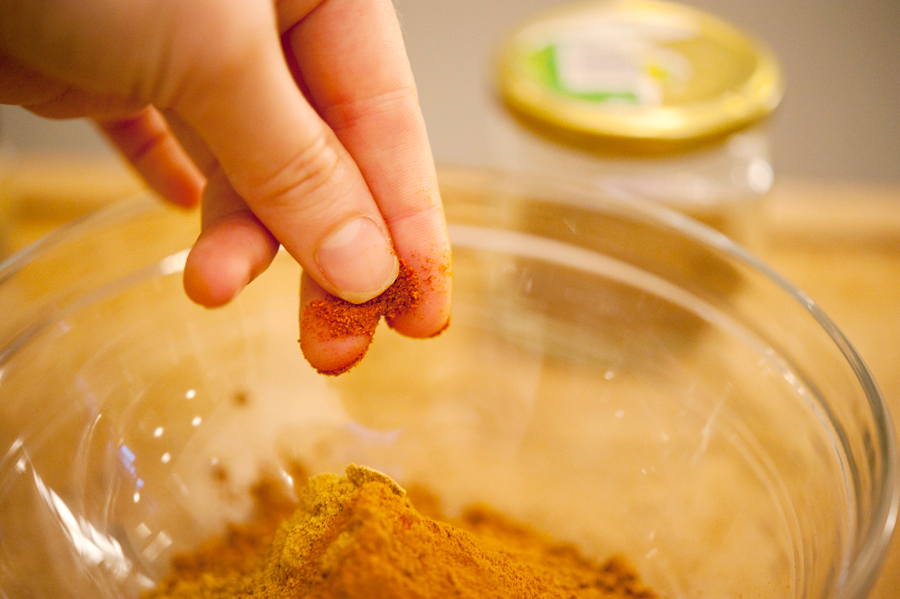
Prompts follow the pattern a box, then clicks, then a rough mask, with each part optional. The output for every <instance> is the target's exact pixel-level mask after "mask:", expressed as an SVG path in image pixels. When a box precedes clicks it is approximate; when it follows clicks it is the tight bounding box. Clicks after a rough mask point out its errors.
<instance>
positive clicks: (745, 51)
mask: <svg viewBox="0 0 900 599" xmlns="http://www.w3.org/2000/svg"><path fill="white" fill-rule="evenodd" d="M498 67H499V70H498V84H499V92H500V96H501V98H502V100H503V102H504V104H505V105H506V106H507V108H508V109H509V111H510V112H511V113H512V114H513V116H515V117H516V118H517V119H518V120H519V121H521V122H522V123H524V124H525V125H526V126H528V127H529V128H531V129H533V130H536V131H537V132H538V133H541V134H543V135H545V136H548V137H550V138H552V139H554V140H556V141H560V142H563V143H567V144H570V145H575V146H579V147H582V148H587V149H592V150H597V151H638V152H672V151H679V150H683V149H688V148H691V147H695V146H697V145H702V144H705V143H708V142H710V141H712V140H715V139H718V138H720V137H722V136H724V135H727V134H728V133H731V132H733V131H736V130H738V129H741V128H744V127H746V126H749V125H751V124H753V123H755V122H757V121H759V120H761V119H763V118H764V117H766V116H767V115H769V114H770V113H771V112H772V111H773V110H774V109H775V107H776V106H777V105H778V103H779V102H780V101H781V98H782V95H783V93H784V86H783V81H782V76H781V71H780V69H779V66H778V63H777V61H776V59H775V57H774V56H773V54H772V53H771V52H770V51H769V50H768V49H767V48H766V47H765V46H764V45H763V44H761V43H760V42H758V41H756V40H753V39H751V38H750V37H749V36H747V35H745V34H744V33H742V32H741V31H739V30H738V29H736V28H735V27H733V26H732V25H729V24H728V23H726V22H724V21H722V20H720V19H718V18H716V17H714V16H712V15H709V14H708V13H705V12H702V11H700V10H697V9H693V8H690V7H687V6H683V5H679V4H673V3H669V2H661V1H657V0H612V1H603V2H589V3H586V4H578V5H575V6H571V7H566V8H562V9H558V10H555V11H551V12H549V13H545V14H544V15H542V16H540V17H539V18H537V19H535V20H533V21H530V22H528V23H525V24H524V25H522V26H521V27H520V28H518V29H517V30H516V31H515V32H514V33H513V34H512V35H511V36H510V37H509V39H508V40H507V41H506V43H505V45H504V46H503V48H502V50H501V54H500V58H499V64H498Z"/></svg>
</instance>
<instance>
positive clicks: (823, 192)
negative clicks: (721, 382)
mask: <svg viewBox="0 0 900 599" xmlns="http://www.w3.org/2000/svg"><path fill="white" fill-rule="evenodd" d="M2 183H3V185H2V187H0V190H2V195H0V242H3V240H4V238H5V245H6V248H5V249H6V251H11V250H17V249H20V248H22V247H24V246H25V245H27V244H28V243H30V242H32V241H34V240H35V239H37V238H39V237H40V236H42V235H44V234H46V233H47V232H48V231H50V230H52V229H53V228H55V227H57V226H59V225H60V224H62V223H63V222H66V221H68V220H70V219H72V218H75V217H77V216H79V215H81V214H84V213H87V212H89V211H91V210H93V209H95V208H97V207H100V206H102V205H104V204H106V203H108V202H110V201H112V200H114V199H116V198H119V197H122V196H124V195H127V194H130V193H133V192H136V191H139V190H140V189H142V185H141V183H140V182H139V181H137V180H136V179H135V178H134V177H133V176H132V175H131V174H130V173H129V172H128V171H127V170H124V169H123V168H121V167H119V166H117V165H110V164H93V165H92V164H72V163H70V162H66V161H60V162H52V163H50V164H48V163H47V162H43V161H42V162H34V163H25V164H23V165H20V166H19V167H17V168H16V169H15V170H14V171H8V172H7V173H6V175H5V177H4V180H3V182H2ZM764 223H765V234H764V237H763V243H762V244H761V245H760V247H759V248H758V249H757V250H756V251H757V253H758V254H759V255H760V256H761V257H762V258H763V259H764V260H765V261H766V262H768V263H769V264H770V265H772V266H773V267H774V268H775V269H776V270H777V271H779V272H781V273H782V274H783V275H784V276H785V277H786V278H787V279H788V280H790V281H791V282H793V283H794V284H795V285H796V286H798V287H799V288H800V289H801V290H803V291H805V292H806V293H807V294H808V295H809V296H810V297H812V298H813V299H814V300H815V301H816V302H817V303H819V304H820V306H821V307H822V308H823V309H824V310H825V312H826V313H827V314H829V315H830V316H831V317H832V319H833V320H834V321H835V322H836V323H837V325H838V326H839V327H840V328H841V329H842V330H843V332H844V333H845V334H846V336H847V337H848V338H849V339H850V341H851V342H852V343H853V344H854V345H855V347H856V349H857V350H858V351H859V353H860V354H861V356H862V357H863V359H864V360H865V361H866V362H867V364H868V365H869V367H870V368H871V370H872V371H873V373H874V375H875V378H876V380H877V381H878V383H879V385H880V387H881V390H882V392H883V393H884V396H885V397H886V399H887V402H888V404H889V406H890V409H891V410H892V413H893V416H894V420H895V423H900V299H898V298H900V187H888V186H875V185H865V184H855V183H842V182H822V181H803V180H785V181H779V183H778V185H777V186H776V189H775V190H774V191H773V193H772V194H771V196H770V198H769V200H768V203H767V205H766V208H765V213H764ZM3 251H4V247H3V245H2V244H0V254H2V252H3ZM898 589H900V535H895V537H894V541H893V543H892V546H891V549H890V551H889V555H888V558H887V562H886V564H885V567H884V570H883V572H882V575H881V577H880V579H879V581H878V583H877V586H876V589H875V592H874V593H873V595H872V597H873V598H875V599H893V598H894V597H896V596H897V592H898Z"/></svg>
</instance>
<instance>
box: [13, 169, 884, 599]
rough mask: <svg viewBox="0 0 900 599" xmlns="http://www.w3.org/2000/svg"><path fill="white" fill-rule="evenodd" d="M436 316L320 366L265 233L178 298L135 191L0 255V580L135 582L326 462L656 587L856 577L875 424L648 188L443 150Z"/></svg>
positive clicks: (817, 357) (868, 403)
mask: <svg viewBox="0 0 900 599" xmlns="http://www.w3.org/2000/svg"><path fill="white" fill-rule="evenodd" d="M441 180H442V188H443V194H444V198H445V202H446V209H447V214H448V218H449V220H450V223H451V225H450V233H451V238H452V243H453V246H454V309H453V316H452V325H451V326H450V328H449V329H448V330H447V331H446V332H445V333H444V334H443V335H441V336H440V337H438V338H436V339H431V340H412V339H407V338H404V337H401V336H399V335H397V334H396V333H394V332H393V331H391V330H389V329H387V328H382V329H380V330H379V331H378V333H377V334H376V336H375V342H374V345H373V347H372V349H371V350H370V353H369V355H368V356H367V357H366V358H365V360H364V361H363V362H362V363H361V364H360V365H359V366H358V367H357V368H355V369H353V370H351V371H350V372H348V373H346V374H344V375H341V376H339V377H325V376H321V375H318V374H316V373H315V372H314V371H313V370H312V369H311V368H310V367H309V366H308V365H307V364H306V363H305V361H304V360H303V358H302V356H301V354H300V350H299V347H298V344H297V319H298V314H297V311H298V299H297V286H298V280H299V267H298V266H297V265H296V264H295V263H293V261H292V260H291V259H290V258H289V257H288V256H286V255H285V254H284V253H283V252H282V253H281V254H279V256H278V258H277V259H276V260H275V262H274V264H273V265H272V267H271V268H270V269H269V270H268V271H267V272H266V273H265V274H263V275H262V276H261V277H260V278H259V279H258V280H257V281H256V282H254V283H253V284H252V285H250V286H249V287H248V288H247V289H245V290H244V291H243V292H242V294H241V295H240V297H239V298H238V299H237V300H236V301H234V302H233V303H232V304H230V305H229V306H227V307H224V308H221V309H215V310H207V309H203V308H200V307H198V306H196V305H194V304H192V303H191V302H190V301H189V300H187V299H186V297H185V296H184V293H183V291H182V286H181V270H182V268H183V265H184V258H185V254H186V248H188V247H189V246H190V244H191V243H192V241H193V239H194V238H195V236H196V233H197V225H196V216H195V215H190V214H185V213H182V212H178V211H174V210H171V209H167V208H165V207H163V206H161V205H160V204H159V203H158V202H157V201H156V200H154V199H153V198H152V197H149V196H146V197H136V198H132V199H129V200H127V201H122V202H121V203H118V204H116V205H114V206H113V207H111V208H109V209H106V210H105V211H102V212H100V213H98V214H96V215H94V216H91V217H90V218H87V219H85V220H82V221H80V222H78V223H76V224H74V225H72V226H68V227H66V228H64V229H63V230H61V231H59V232H58V233H56V234H53V235H51V236H50V237H48V238H47V239H45V240H44V241H42V242H40V243H38V244H37V245H35V246H33V247H31V248H29V249H27V250H26V251H24V252H22V253H19V254H18V255H16V256H14V257H13V258H11V259H10V260H8V261H7V262H5V263H4V264H3V265H2V268H0V314H2V315H3V318H2V320H0V597H3V598H4V599H12V598H19V597H29V598H44V597H46V598H54V599H55V598H58V597H76V598H81V597H84V598H87V597H91V598H120V597H136V596H137V595H138V594H139V593H140V591H141V589H143V588H146V587H148V586H150V585H152V584H154V581H155V580H157V579H158V578H159V577H161V576H162V575H164V574H165V572H166V570H167V567H168V564H169V560H170V559H171V557H172V555H174V554H175V553H177V552H179V551H183V550H186V549H190V548H191V547H194V546H196V545H197V544H199V543H200V542H201V541H203V540H204V539H205V538H207V537H209V536H211V535H213V534H215V533H216V532H217V531H219V530H221V529H222V527H223V526H224V525H225V524H226V523H227V522H229V521H235V520H240V519H241V518H243V517H245V516H246V514H247V513H248V510H249V509H250V507H251V501H250V498H249V497H250V493H249V491H248V489H249V488H250V487H251V486H252V485H253V484H254V482H256V481H257V480H258V479H259V477H260V476H261V473H262V472H270V473H275V474H276V475H277V476H278V480H280V481H283V485H284V487H285V489H286V490H289V489H290V474H291V472H292V470H291V467H292V465H296V464H297V463H300V464H302V465H303V467H305V468H306V469H307V471H308V472H310V473H313V474H314V473H318V472H323V471H332V472H342V471H343V469H344V467H345V466H346V465H347V464H348V463H350V462H355V463H361V464H365V465H367V466H370V467H373V468H376V469H379V470H381V471H383V472H385V473H387V474H389V475H390V476H392V477H394V478H395V479H396V480H398V481H399V482H400V483H401V484H416V485H425V486H427V487H429V488H430V489H431V491H433V492H434V493H435V494H437V496H439V497H440V498H441V500H442V502H443V503H444V506H445V509H446V510H447V511H448V512H450V513H454V512H455V511H457V510H459V509H462V508H463V507H465V506H467V505H469V504H472V503H488V504H490V505H492V506H494V507H495V508H497V509H498V510H500V511H501V512H503V513H505V514H507V515H509V516H511V517H513V518H516V519H519V520H522V521H524V522H527V523H529V524H531V525H532V526H534V527H536V528H538V529H540V530H542V531H545V532H548V533H550V534H551V535H553V536H554V537H556V538H557V539H560V540H568V541H572V542H575V543H577V544H578V545H579V547H580V548H581V549H582V551H583V552H584V553H585V554H587V555H589V556H592V557H596V558H599V559H602V558H605V557H608V556H611V555H620V556H624V557H625V558H626V559H627V560H628V561H630V562H631V563H632V564H633V565H634V566H635V567H636V569H637V571H638V572H639V573H640V575H641V576H642V578H643V579H644V580H645V581H646V582H647V584H648V585H649V586H650V587H651V588H653V589H655V590H656V591H657V592H658V593H659V594H660V595H661V596H662V597H667V598H672V599H675V598H682V597H684V598H699V597H706V598H711V597H744V598H752V597H766V598H792V599H796V598H804V599H806V598H809V599H812V598H817V599H824V598H829V599H832V598H841V599H850V598H861V597H863V596H864V595H865V594H866V592H867V590H868V589H869V587H870V586H871V583H872V581H873V579H874V577H875V576H876V574H877V570H878V566H879V563H880V561H881V559H882V556H883V554H884V551H885V548H886V545H887V541H888V539H889V537H890V535H891V532H892V528H893V525H894V520H895V516H896V510H897V501H898V477H897V456H896V447H895V440H894V437H893V435H892V432H891V427H890V426H889V424H888V423H889V422H890V419H889V417H888V414H887V412H886V408H885V405H884V402H883V400H882V398H881V396H880V395H879V392H878V390H877V388H876V385H875V383H874V382H873V380H872V378H871V375H870V374H869V371H868V370H867V368H866V366H865V365H864V364H863V363H862V362H861V361H860V359H859V357H858V356H857V354H856V352H855V351H854V350H853V348H852V347H851V346H850V344H849V343H848V342H847V340H846V339H845V338H844V337H843V336H842V334H841V333H840V332H839V331H838V329H837V328H836V327H835V326H834V325H833V324H832V323H831V321H830V320H829V319H828V318H827V317H826V316H825V315H824V314H823V313H822V312H821V311H820V310H819V308H818V307H817V306H816V305H815V303H813V301H811V300H810V299H809V298H807V297H805V296H804V295H803V294H802V293H800V292H799V291H797V290H796V289H794V288H793V287H792V286H791V285H789V284H788V283H786V282H785V281H783V280H782V279H780V278H779V277H778V276H777V275H776V274H774V273H773V272H772V271H770V270H769V269H768V268H766V267H765V266H764V265H762V264H760V263H759V262H758V261H756V260H755V259H753V258H752V257H750V256H749V255H747V254H746V253H745V252H744V251H743V250H741V249H740V248H738V247H737V246H735V245H734V244H732V243H731V242H730V241H728V239H726V238H725V237H723V236H721V235H719V234H717V233H715V232H713V231H712V230H710V229H707V228H704V227H703V226H701V225H699V224H697V223H695V222H693V221H690V220H688V219H686V218H685V217H682V216H679V215H677V214H675V213H672V212H668V211H666V210H664V209H662V208H659V207H653V206H644V205H633V204H626V203H620V202H617V201H614V200H612V199H605V198H598V197H587V196H583V195H580V194H578V193H575V192H573V191H571V190H570V191H567V192H562V191H559V190H554V189H552V188H543V187H542V186H541V185H540V184H539V183H536V182H534V181H528V180H526V179H524V178H523V177H521V176H516V177H509V176H504V175H501V174H496V173H489V172H480V171H466V170H444V171H443V173H442V179H441Z"/></svg>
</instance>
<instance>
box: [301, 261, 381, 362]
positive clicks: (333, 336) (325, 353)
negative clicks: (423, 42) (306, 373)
mask: <svg viewBox="0 0 900 599" xmlns="http://www.w3.org/2000/svg"><path fill="white" fill-rule="evenodd" d="M354 306H355V304H350V303H349V302H345V301H344V300H341V299H339V298H336V297H334V296H333V295H330V294H329V293H328V292H327V291H325V290H324V289H322V287H321V286H319V284H318V283H316V282H315V281H314V280H313V279H312V277H310V276H309V275H308V274H306V273H305V272H304V273H303V275H302V276H301V280H300V350H301V351H302V352H303V356H304V357H305V358H306V361H307V362H309V364H310V365H311V366H312V367H313V368H315V369H316V370H317V371H318V372H319V373H321V374H328V375H338V374H343V373H344V372H346V371H347V370H349V369H351V368H352V367H354V366H356V364H358V363H359V361H360V360H362V358H363V356H365V355H366V351H367V350H368V349H369V345H370V344H371V343H372V337H373V335H374V334H375V328H376V326H377V325H378V319H379V318H380V317H376V318H375V319H374V323H373V322H372V318H371V316H369V317H366V315H365V314H363V313H361V312H359V311H357V310H354Z"/></svg>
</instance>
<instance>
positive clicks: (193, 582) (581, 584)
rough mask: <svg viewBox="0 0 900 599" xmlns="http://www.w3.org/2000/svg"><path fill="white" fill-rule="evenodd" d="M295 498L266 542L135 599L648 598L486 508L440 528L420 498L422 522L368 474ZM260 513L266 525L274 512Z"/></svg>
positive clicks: (619, 568) (568, 548)
mask: <svg viewBox="0 0 900 599" xmlns="http://www.w3.org/2000/svg"><path fill="white" fill-rule="evenodd" d="M420 496H421V493H420ZM301 499H302V501H301V505H300V506H299V508H298V509H297V510H296V511H295V512H294V513H293V514H292V515H291V516H290V517H289V518H287V519H286V520H285V521H284V522H283V523H282V524H281V525H280V526H279V527H278V528H277V530H276V531H274V533H272V532H263V530H262V529H263V528H265V526H264V525H260V524H258V523H257V524H251V525H248V526H247V527H244V528H238V529H237V530H239V531H241V532H240V534H238V535H237V538H238V539H239V540H241V539H243V541H246V540H247V539H245V538H244V537H246V536H249V537H251V540H252V539H253V538H254V537H256V536H258V537H259V539H265V542H262V543H258V542H255V541H254V542H237V543H235V532H234V530H232V531H231V532H230V533H229V534H228V535H226V537H224V538H222V539H219V540H217V541H215V542H212V543H209V544H207V545H205V546H204V547H202V548H201V549H200V550H199V551H198V553H197V554H196V555H194V556H192V557H190V558H182V559H181V560H180V561H179V562H176V563H178V564H180V566H178V567H176V569H175V570H174V572H173V574H172V575H171V576H170V577H169V578H167V579H166V580H164V581H162V582H161V583H160V585H159V586H158V587H157V588H156V589H155V590H153V591H152V592H150V593H148V594H146V595H145V597H144V599H188V598H190V599H231V598H235V597H242V598H249V599H288V598H290V599H302V598H318V599H332V598H338V597H340V598H343V599H438V598H444V597H459V598H465V599H487V598H491V599H529V598H535V599H537V598H541V599H545V598H546V599H551V598H554V599H555V598H558V599H576V598H584V599H657V597H658V596H657V595H656V594H655V593H654V592H653V591H652V590H650V589H648V588H646V587H645V586H644V585H643V584H642V583H641V582H640V580H639V579H638V577H637V575H636V574H635V572H634V571H633V570H632V569H631V568H630V567H629V566H628V565H627V564H626V563H625V562H624V561H622V560H620V559H617V558H613V559H610V560H607V561H605V562H595V561H593V560H590V559H588V558H587V557H585V556H583V555H582V554H581V553H580V552H579V551H578V549H577V548H576V547H575V546H574V545H571V544H565V543H558V542H556V541H553V540H552V539H550V538H548V537H547V536H545V535H542V534H540V533H538V532H536V531H534V530H532V529H530V528H528V527H526V526H524V525H522V524H518V523H515V522H513V521H511V520H509V519H507V518H505V517H503V516H501V515H500V514H498V513H496V512H495V511H493V510H491V509H489V508H486V507H476V508H472V509H469V510H468V511H466V512H465V513H464V515H463V516H462V517H461V518H459V519H455V520H451V521H447V520H444V519H443V518H444V517H443V516H442V515H440V514H439V509H438V508H437V507H436V505H437V504H436V500H435V499H434V498H427V496H426V499H424V500H422V501H421V505H422V506H423V509H425V510H430V511H432V512H433V513H434V515H435V517H428V516H425V515H423V514H422V513H421V512H420V511H418V510H416V509H415V508H414V507H413V506H412V503H411V501H410V498H409V497H408V496H407V494H406V492H405V491H404V490H403V489H402V488H401V487H400V486H399V485H397V483H395V482H394V481H392V480H391V479H390V478H388V477H387V476H385V475H383V474H381V473H379V472H376V471H374V470H370V469H368V468H364V467H360V466H354V465H351V466H349V467H348V468H347V472H346V476H344V477H338V476H336V475H333V474H324V475H319V476H317V477H315V478H312V479H310V481H309V483H308V485H307V486H306V488H305V489H304V490H303V491H302V493H301ZM417 501H418V500H417ZM259 507H260V516H261V519H262V520H263V521H265V522H269V523H271V518H272V514H273V513H278V514H279V515H280V514H281V513H282V512H281V511H280V510H281V509H283V506H280V507H278V506H276V507H275V508H272V509H270V508H269V507H268V506H265V505H260V506H259ZM436 518H440V519H436ZM262 545H265V547H262ZM236 555H237V556H241V555H242V556H243V558H242V559H235V557H236Z"/></svg>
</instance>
